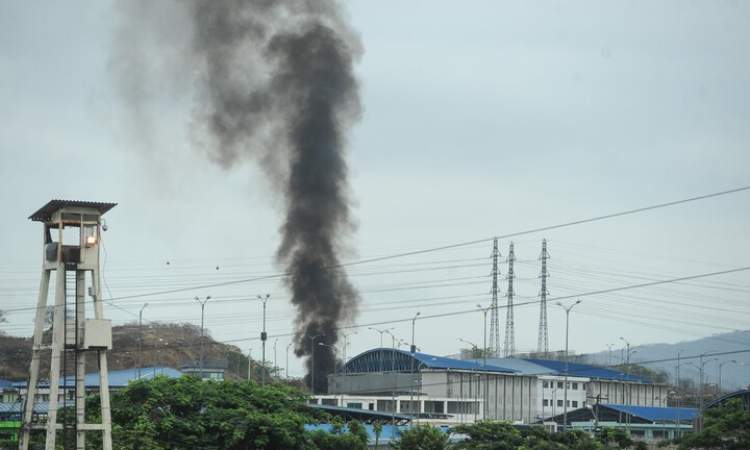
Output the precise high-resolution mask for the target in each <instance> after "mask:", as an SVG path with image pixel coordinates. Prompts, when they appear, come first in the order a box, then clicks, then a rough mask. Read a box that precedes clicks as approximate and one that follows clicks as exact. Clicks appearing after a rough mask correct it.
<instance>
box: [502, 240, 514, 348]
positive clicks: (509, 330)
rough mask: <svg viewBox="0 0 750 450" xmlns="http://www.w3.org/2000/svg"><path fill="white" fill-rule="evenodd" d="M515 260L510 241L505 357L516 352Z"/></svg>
mask: <svg viewBox="0 0 750 450" xmlns="http://www.w3.org/2000/svg"><path fill="white" fill-rule="evenodd" d="M515 260H516V254H515V252H514V251H513V243H512V242H511V243H510V250H508V277H507V278H508V293H507V297H508V308H507V309H508V311H507V313H506V314H507V315H506V316H505V347H504V353H503V355H504V356H505V357H506V358H507V357H510V356H513V354H514V353H515V352H516V333H515V329H514V326H513V278H514V277H515V275H514V273H513V262H514V261H515Z"/></svg>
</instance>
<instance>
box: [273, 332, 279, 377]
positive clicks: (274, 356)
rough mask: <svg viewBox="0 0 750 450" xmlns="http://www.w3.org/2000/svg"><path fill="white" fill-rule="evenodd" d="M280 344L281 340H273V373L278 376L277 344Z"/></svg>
mask: <svg viewBox="0 0 750 450" xmlns="http://www.w3.org/2000/svg"><path fill="white" fill-rule="evenodd" d="M278 342H279V338H276V339H274V340H273V373H274V374H276V368H277V367H278V366H277V365H276V344H277V343H278ZM277 377H278V376H277Z"/></svg>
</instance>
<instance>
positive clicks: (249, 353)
mask: <svg viewBox="0 0 750 450" xmlns="http://www.w3.org/2000/svg"><path fill="white" fill-rule="evenodd" d="M252 379H253V349H252V348H248V349H247V381H250V380H252Z"/></svg>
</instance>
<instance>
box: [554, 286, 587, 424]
mask: <svg viewBox="0 0 750 450" xmlns="http://www.w3.org/2000/svg"><path fill="white" fill-rule="evenodd" d="M579 303H581V300H577V301H576V302H575V303H573V304H572V305H570V306H568V307H565V306H564V305H563V304H562V303H560V302H557V303H556V304H557V306H559V307H560V308H562V309H564V310H565V376H564V377H563V392H564V393H563V408H564V409H563V427H564V428H563V429H567V428H568V335H569V330H570V310H571V309H573V307H574V306H576V305H577V304H579Z"/></svg>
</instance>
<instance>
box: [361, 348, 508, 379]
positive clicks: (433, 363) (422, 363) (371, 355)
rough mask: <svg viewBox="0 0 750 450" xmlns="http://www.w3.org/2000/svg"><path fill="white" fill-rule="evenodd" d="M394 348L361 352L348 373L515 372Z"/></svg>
mask: <svg viewBox="0 0 750 450" xmlns="http://www.w3.org/2000/svg"><path fill="white" fill-rule="evenodd" d="M413 355H414V356H412V353H411V352H407V351H404V350H398V349H392V348H375V349H372V350H368V351H366V352H363V353H360V354H359V355H357V356H355V357H353V358H352V359H350V360H349V362H347V363H346V372H347V373H350V374H351V373H373V372H402V373H409V372H420V371H422V370H425V369H445V370H464V371H477V372H496V373H515V372H516V371H515V370H512V369H506V368H504V367H498V366H493V365H490V364H487V365H484V364H483V363H482V361H463V360H460V359H453V358H445V357H442V356H435V355H428V354H427V353H420V352H415V353H414V354H413Z"/></svg>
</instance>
